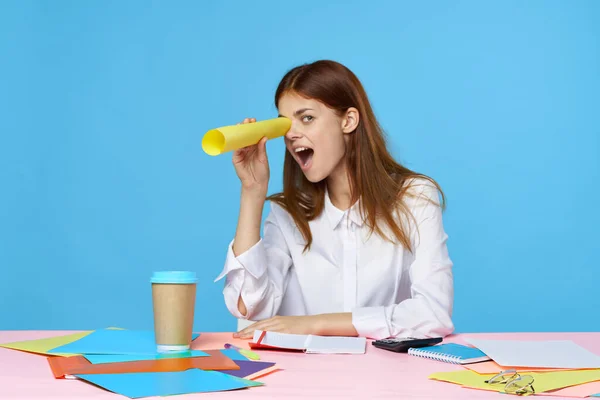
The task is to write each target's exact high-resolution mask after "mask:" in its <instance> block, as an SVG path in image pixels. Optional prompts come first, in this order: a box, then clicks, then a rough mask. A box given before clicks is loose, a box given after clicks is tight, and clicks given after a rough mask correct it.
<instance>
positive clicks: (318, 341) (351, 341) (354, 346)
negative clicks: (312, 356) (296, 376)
mask: <svg viewBox="0 0 600 400" xmlns="http://www.w3.org/2000/svg"><path fill="white" fill-rule="evenodd" d="M366 346H367V340H366V339H365V338H364V337H346V336H314V335H309V336H308V339H307V340H306V352H307V353H323V354H327V353H329V354H342V353H349V354H362V353H364V352H365V351H366Z"/></svg>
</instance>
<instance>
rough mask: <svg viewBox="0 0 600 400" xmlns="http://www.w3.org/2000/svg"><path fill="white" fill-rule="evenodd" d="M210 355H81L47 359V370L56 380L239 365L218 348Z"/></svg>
mask: <svg viewBox="0 0 600 400" xmlns="http://www.w3.org/2000/svg"><path fill="white" fill-rule="evenodd" d="M206 352H207V353H208V354H209V355H210V356H209V357H188V358H164V359H159V360H144V361H130V362H119V363H108V364H92V363H90V362H89V361H88V360H87V359H86V358H85V357H83V356H74V357H51V358H48V363H49V364H50V369H52V373H53V374H54V377H55V378H57V379H61V378H64V377H65V376H66V375H77V374H124V373H134V372H177V371H186V370H188V369H192V368H197V369H202V370H230V369H240V367H239V366H238V365H237V364H236V363H235V362H234V361H233V360H231V359H230V358H229V357H227V356H225V355H224V354H223V353H221V351H219V350H207V351H206Z"/></svg>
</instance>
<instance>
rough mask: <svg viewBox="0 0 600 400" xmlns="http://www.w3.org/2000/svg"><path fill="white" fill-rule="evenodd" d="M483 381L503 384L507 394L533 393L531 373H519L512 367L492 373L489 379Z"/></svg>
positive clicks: (491, 383)
mask: <svg viewBox="0 0 600 400" xmlns="http://www.w3.org/2000/svg"><path fill="white" fill-rule="evenodd" d="M485 383H489V384H490V385H502V384H503V385H504V392H506V393H509V394H518V395H522V394H527V393H531V394H534V393H535V389H534V388H533V376H531V375H520V374H519V373H517V371H516V370H514V369H509V370H506V371H501V372H499V373H498V374H496V375H494V376H493V377H491V378H490V379H488V380H486V381H485Z"/></svg>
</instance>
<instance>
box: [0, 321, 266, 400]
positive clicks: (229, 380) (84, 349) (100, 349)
mask: <svg viewBox="0 0 600 400" xmlns="http://www.w3.org/2000/svg"><path fill="white" fill-rule="evenodd" d="M198 336H199V335H197V334H196V335H194V336H193V339H195V338H197V337H198ZM0 346H2V347H5V348H9V349H14V350H21V351H27V352H31V353H36V354H42V355H46V356H49V357H47V360H48V364H49V367H50V369H51V371H52V373H53V375H54V377H55V378H56V379H80V380H83V381H86V382H89V383H92V384H94V385H96V386H100V387H102V388H104V389H106V390H109V391H112V392H114V393H118V394H122V395H124V396H127V397H129V398H141V397H150V396H170V395H176V394H187V393H204V392H219V391H228V390H239V389H248V388H252V387H256V386H262V385H263V383H261V382H257V381H256V380H255V379H257V378H259V377H262V376H264V375H266V374H268V373H271V372H274V371H276V370H277V367H276V365H275V363H271V362H264V361H251V360H249V359H248V358H246V357H245V356H243V355H242V354H241V353H240V352H239V351H237V350H235V349H232V348H228V349H225V348H222V349H214V350H206V351H198V350H190V351H187V352H180V353H168V354H161V353H157V352H156V344H155V341H154V332H152V331H134V330H122V329H101V330H97V331H88V332H82V333H77V334H73V335H65V336H60V337H53V338H47V339H41V340H30V341H23V342H14V343H6V344H2V345H0Z"/></svg>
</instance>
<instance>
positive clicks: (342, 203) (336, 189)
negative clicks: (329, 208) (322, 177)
mask: <svg viewBox="0 0 600 400" xmlns="http://www.w3.org/2000/svg"><path fill="white" fill-rule="evenodd" d="M347 171H348V170H347V169H346V164H345V163H341V164H340V165H339V166H338V167H337V168H336V169H335V170H333V172H332V173H331V174H330V175H329V176H328V177H327V192H328V193H329V199H330V200H331V203H332V204H333V205H334V206H335V207H336V208H338V209H340V210H347V209H348V208H350V207H351V206H352V191H351V189H350V180H349V179H348V173H347Z"/></svg>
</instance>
